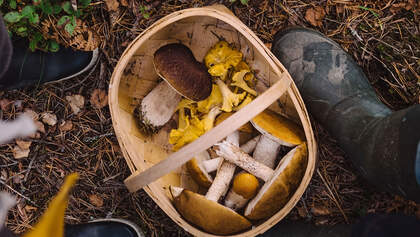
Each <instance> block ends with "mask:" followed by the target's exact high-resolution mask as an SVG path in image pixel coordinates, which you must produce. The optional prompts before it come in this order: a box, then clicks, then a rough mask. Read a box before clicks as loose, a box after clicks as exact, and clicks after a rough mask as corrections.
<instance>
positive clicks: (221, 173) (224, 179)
mask: <svg viewBox="0 0 420 237" xmlns="http://www.w3.org/2000/svg"><path fill="white" fill-rule="evenodd" d="M258 139H259V136H257V137H255V138H253V139H251V140H249V141H248V142H247V143H245V144H244V145H242V146H241V148H240V149H243V152H246V153H250V152H251V151H252V150H253V149H254V148H255V145H256V143H257V141H258ZM226 141H228V142H230V143H233V144H235V145H237V146H238V145H239V131H238V130H237V131H235V132H233V133H232V134H230V135H229V136H227V138H226ZM235 168H236V166H235V165H234V164H232V163H230V162H228V161H226V160H222V162H221V164H220V166H219V170H218V171H217V173H216V177H215V179H214V181H213V183H212V184H211V186H210V188H209V190H207V193H206V198H207V199H209V200H212V201H215V202H217V201H218V200H219V199H220V197H222V196H224V195H225V194H226V193H227V191H228V190H229V184H230V181H232V178H233V174H234V173H235Z"/></svg>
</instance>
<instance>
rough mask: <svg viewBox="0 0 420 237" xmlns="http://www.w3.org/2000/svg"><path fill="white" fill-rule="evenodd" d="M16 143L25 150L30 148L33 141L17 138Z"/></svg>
mask: <svg viewBox="0 0 420 237" xmlns="http://www.w3.org/2000/svg"><path fill="white" fill-rule="evenodd" d="M16 144H17V145H18V146H19V147H20V148H21V149H23V150H26V149H29V147H31V144H32V142H31V141H23V140H16Z"/></svg>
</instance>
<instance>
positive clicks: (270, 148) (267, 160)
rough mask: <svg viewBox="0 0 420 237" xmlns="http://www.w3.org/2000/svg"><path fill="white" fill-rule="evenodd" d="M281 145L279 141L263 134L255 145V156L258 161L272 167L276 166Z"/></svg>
mask: <svg viewBox="0 0 420 237" xmlns="http://www.w3.org/2000/svg"><path fill="white" fill-rule="evenodd" d="M280 146H281V145H280V144H279V143H277V142H275V141H273V140H271V139H270V138H269V137H267V136H264V135H262V136H261V139H260V141H259V142H258V144H257V147H255V150H254V154H253V157H254V159H255V160H256V161H258V162H261V163H263V164H264V165H266V166H268V167H270V168H274V165H275V162H276V158H277V154H278V150H279V147H280Z"/></svg>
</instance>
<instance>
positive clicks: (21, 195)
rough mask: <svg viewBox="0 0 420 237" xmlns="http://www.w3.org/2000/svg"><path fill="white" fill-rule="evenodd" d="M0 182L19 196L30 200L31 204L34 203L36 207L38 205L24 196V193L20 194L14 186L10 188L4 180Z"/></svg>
mask: <svg viewBox="0 0 420 237" xmlns="http://www.w3.org/2000/svg"><path fill="white" fill-rule="evenodd" d="M0 183H1V184H3V185H4V186H6V188H8V189H10V190H11V191H12V192H14V193H15V194H16V195H18V196H19V197H21V198H23V199H25V200H26V201H28V202H30V203H31V204H32V205H34V206H36V207H39V206H38V205H37V204H36V203H34V202H33V201H32V200H31V199H30V198H28V197H27V196H25V195H23V194H21V193H20V192H18V191H16V190H15V189H14V188H12V187H11V186H9V185H8V184H6V183H5V182H3V181H2V180H0Z"/></svg>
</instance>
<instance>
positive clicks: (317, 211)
mask: <svg viewBox="0 0 420 237" xmlns="http://www.w3.org/2000/svg"><path fill="white" fill-rule="evenodd" d="M311 212H312V213H313V214H314V215H315V216H325V215H329V214H330V210H328V208H326V207H312V208H311Z"/></svg>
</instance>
